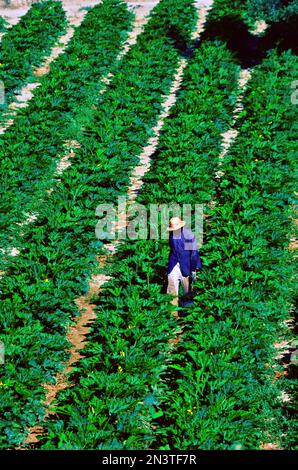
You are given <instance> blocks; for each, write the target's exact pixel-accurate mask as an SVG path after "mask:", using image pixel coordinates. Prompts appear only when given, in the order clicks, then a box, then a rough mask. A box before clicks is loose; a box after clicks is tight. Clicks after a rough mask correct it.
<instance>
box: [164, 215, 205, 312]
mask: <svg viewBox="0 0 298 470" xmlns="http://www.w3.org/2000/svg"><path fill="white" fill-rule="evenodd" d="M184 226H185V221H184V220H181V219H180V218H179V217H173V218H172V219H171V220H170V225H169V227H168V228H167V230H168V232H170V236H169V245H170V249H171V251H170V256H169V264H168V289H167V293H168V294H172V295H174V296H175V297H174V299H173V302H172V303H173V305H178V294H179V284H180V282H181V284H182V287H183V291H184V294H188V292H189V290H190V277H191V278H192V280H193V281H194V280H195V277H196V271H197V270H198V269H201V268H202V262H201V259H200V255H199V251H198V248H197V242H196V239H195V236H194V234H193V232H192V231H191V230H190V229H188V228H186V227H185V228H184Z"/></svg>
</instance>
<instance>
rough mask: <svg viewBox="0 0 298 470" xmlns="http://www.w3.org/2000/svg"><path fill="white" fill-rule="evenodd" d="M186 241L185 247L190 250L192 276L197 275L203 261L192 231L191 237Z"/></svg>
mask: <svg viewBox="0 0 298 470" xmlns="http://www.w3.org/2000/svg"><path fill="white" fill-rule="evenodd" d="M185 242H186V243H185V248H186V249H187V250H189V252H190V270H191V275H192V277H195V273H196V271H197V270H198V269H201V268H202V261H201V258H200V254H199V250H198V247H197V241H196V238H195V236H194V234H193V233H192V232H190V234H189V238H188V239H187V240H186V241H185Z"/></svg>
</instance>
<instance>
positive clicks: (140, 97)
mask: <svg viewBox="0 0 298 470" xmlns="http://www.w3.org/2000/svg"><path fill="white" fill-rule="evenodd" d="M169 12H170V15H169ZM165 13H167V15H166V14H165ZM176 23H177V24H179V25H183V27H184V29H183V37H182V32H181V40H180V41H181V42H180V43H179V47H178V46H177V44H176V39H173V38H172V37H171V34H170V33H172V29H173V28H174V27H175V24H176ZM195 23H196V10H195V8H194V6H193V4H192V2H190V1H186V0H185V1H181V0H179V2H173V1H172V0H171V1H168V0H162V1H161V2H160V3H159V4H158V5H157V7H156V8H155V10H154V12H153V14H152V17H151V20H150V21H149V23H148V24H147V26H146V27H145V30H144V32H143V33H142V35H141V36H140V37H139V38H138V42H137V44H136V45H135V46H133V47H132V48H131V49H130V51H129V53H128V54H127V55H126V56H125V57H124V58H123V59H122V60H121V62H120V64H119V66H118V71H117V73H116V75H115V77H114V78H113V80H112V82H111V84H110V86H109V87H108V89H107V91H106V93H105V94H104V95H103V96H102V99H101V100H99V102H98V103H97V106H96V107H94V108H95V109H93V111H94V113H93V115H92V120H91V122H90V123H89V124H88V125H85V129H84V132H83V133H82V135H81V139H80V143H81V144H82V147H81V149H78V150H77V151H76V155H75V157H73V159H72V166H71V167H70V168H69V169H68V170H67V171H65V172H64V173H63V174H62V175H61V178H60V182H59V184H57V185H56V187H55V191H54V192H53V193H52V194H51V195H49V194H46V195H45V196H44V199H43V200H41V201H40V202H38V201H37V202H38V206H36V207H34V204H32V206H31V208H32V210H35V209H36V208H38V212H39V218H38V220H37V221H36V222H35V223H34V224H30V225H28V226H27V227H26V226H25V227H22V232H23V233H22V235H21V236H19V240H18V245H17V246H18V247H19V248H20V250H21V254H20V256H18V257H17V258H15V259H14V260H13V261H10V262H8V264H7V266H6V275H5V277H4V278H3V279H1V290H2V305H1V309H2V310H3V312H4V313H3V316H2V318H1V321H2V330H1V339H2V340H3V341H4V342H5V345H6V364H5V366H4V369H3V374H2V377H3V378H2V377H1V380H2V383H3V384H4V385H3V386H2V391H3V395H2V396H3V398H2V416H3V419H2V420H1V424H0V426H1V433H0V435H1V447H2V448H5V447H7V446H8V445H18V444H19V443H20V442H21V440H22V439H23V438H24V436H25V435H26V427H27V426H30V425H32V424H34V423H36V421H41V419H42V416H43V413H44V409H43V406H42V402H41V400H42V397H43V396H44V389H43V388H42V386H41V385H42V384H43V383H44V382H50V381H53V380H54V378H53V376H54V374H55V372H57V370H59V368H60V367H61V366H62V361H63V360H65V358H66V354H67V353H66V352H65V348H66V340H65V327H66V325H67V324H68V323H69V321H70V319H71V318H72V317H75V316H76V315H78V310H77V306H76V304H75V299H76V298H77V297H78V296H79V295H81V294H83V293H86V292H87V289H88V279H90V276H91V273H92V271H93V270H94V267H95V265H96V254H97V253H98V252H99V249H100V247H101V246H102V243H101V242H99V241H98V240H96V238H95V224H96V218H95V209H96V206H97V204H99V203H106V202H113V201H115V200H116V198H117V196H118V194H123V193H124V191H125V192H126V190H127V184H128V181H129V171H128V170H129V169H130V167H131V166H132V165H133V164H135V163H136V162H137V161H138V158H137V155H139V154H140V153H141V151H142V148H143V146H144V145H145V144H146V141H147V140H148V138H149V137H150V135H151V134H152V130H151V129H152V127H153V126H154V125H156V122H157V119H158V115H159V113H160V111H161V109H162V102H163V100H164V95H167V94H168V93H169V90H170V87H171V84H172V81H173V77H174V72H175V70H176V68H177V66H178V64H179V58H180V54H181V50H180V48H181V47H182V46H181V44H182V42H183V41H185V42H186V43H187V42H189V41H190V36H191V32H192V30H193V28H194V25H195ZM182 40H183V41H182ZM183 47H188V45H185V46H184V44H183ZM157 50H158V51H159V53H158V54H156V51H157ZM16 235H17V234H16ZM28 377H29V380H28Z"/></svg>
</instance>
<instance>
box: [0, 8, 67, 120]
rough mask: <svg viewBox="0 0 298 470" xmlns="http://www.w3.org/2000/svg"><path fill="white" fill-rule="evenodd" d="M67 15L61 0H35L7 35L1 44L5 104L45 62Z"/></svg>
mask: <svg viewBox="0 0 298 470" xmlns="http://www.w3.org/2000/svg"><path fill="white" fill-rule="evenodd" d="M66 24H67V21H66V16H65V12H64V10H63V8H62V4H61V2H57V1H53V0H48V1H46V2H42V3H38V4H34V5H32V6H31V7H30V9H29V10H28V12H27V13H26V14H25V15H24V16H23V17H22V18H21V19H20V21H19V23H18V24H17V25H16V26H13V27H12V28H10V29H9V30H8V31H7V32H6V34H5V35H4V36H3V38H2V41H1V45H0V80H1V81H2V82H3V84H4V88H5V104H4V106H2V105H1V113H3V111H5V109H6V107H7V106H8V104H9V103H10V102H11V101H12V100H13V96H14V93H15V92H16V91H17V90H18V89H19V88H20V87H21V86H22V85H24V84H25V83H27V82H28V81H29V80H30V79H31V78H32V77H33V67H34V66H38V65H41V63H42V61H43V59H44V58H45V56H46V55H47V54H48V53H49V52H50V50H51V48H52V47H53V46H54V44H55V43H56V41H58V40H59V37H60V36H61V35H62V34H63V33H64V32H65V29H66Z"/></svg>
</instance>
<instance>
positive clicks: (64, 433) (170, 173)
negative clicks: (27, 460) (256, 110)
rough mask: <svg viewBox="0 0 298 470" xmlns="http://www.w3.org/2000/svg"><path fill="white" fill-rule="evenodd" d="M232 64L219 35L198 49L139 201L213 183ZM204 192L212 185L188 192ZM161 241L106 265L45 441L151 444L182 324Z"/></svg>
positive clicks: (180, 197)
mask: <svg viewBox="0 0 298 470" xmlns="http://www.w3.org/2000/svg"><path fill="white" fill-rule="evenodd" d="M237 72H238V67H237V65H235V62H234V60H233V58H232V56H231V54H230V53H229V52H227V51H226V48H225V47H224V46H223V45H222V44H220V43H216V44H204V45H202V46H201V47H200V48H199V49H198V50H197V51H196V53H195V56H194V57H193V58H192V59H191V61H190V63H189V64H188V66H187V68H186V70H185V75H184V80H183V82H182V88H181V90H180V92H179V94H178V100H177V102H176V104H175V105H174V107H173V109H172V110H171V114H170V116H169V118H167V119H166V122H165V124H164V127H163V132H162V134H161V136H160V144H159V147H158V150H157V152H156V154H155V155H154V158H153V161H152V167H151V169H150V171H149V173H148V176H146V178H145V181H146V183H145V189H144V191H142V194H141V197H140V198H139V199H138V201H139V202H142V203H145V202H148V204H149V203H150V202H152V203H159V202H165V203H171V202H179V203H184V202H188V203H189V202H191V201H190V197H191V196H190V193H191V194H194V191H193V189H194V188H195V191H196V192H197V191H198V184H199V183H197V182H196V178H199V177H201V176H202V177H203V180H202V185H203V187H204V186H205V185H206V184H208V185H209V186H208V187H209V191H210V192H211V191H212V188H211V186H210V181H209V180H210V179H211V180H212V176H213V175H214V171H215V170H216V167H217V160H218V156H219V153H220V142H221V133H222V132H224V131H226V130H227V129H228V128H229V127H230V125H231V119H232V118H231V116H232V110H233V107H234V106H235V102H236V95H237V76H238V74H237ZM211 121H213V122H211ZM207 149H211V150H210V151H209V154H208V155H207ZM205 152H206V155H205ZM163 165H164V166H165V167H163ZM200 169H201V171H200ZM188 170H189V173H187V175H188V176H185V179H186V180H187V181H189V179H190V178H191V180H192V181H193V182H194V185H195V187H194V188H191V187H188V188H187V187H183V181H184V177H183V178H182V175H185V172H188ZM175 171H176V173H175ZM197 172H199V174H200V176H197ZM205 173H208V174H209V179H208V177H207V176H206V175H205ZM172 178H174V180H173V185H172V183H171V180H172ZM169 184H170V185H171V186H170V188H169V186H168V185H169ZM175 184H176V185H177V186H176V188H175ZM213 185H214V182H213ZM152 186H154V189H153V190H152V191H151V187H152ZM176 189H177V190H176ZM179 190H180V191H181V192H179ZM185 190H186V191H188V193H187V192H185ZM206 191H207V188H206ZM167 195H171V198H168V197H167ZM145 199H146V201H145ZM205 200H206V201H209V193H204V200H203V201H200V200H199V201H193V202H204V201H205ZM167 251H168V250H167V242H164V243H161V242H160V241H152V240H151V241H148V240H145V241H129V242H125V243H123V244H121V246H120V249H119V251H118V252H117V255H116V256H115V257H114V258H113V259H112V260H111V265H109V266H108V267H106V268H105V269H107V273H108V274H110V275H111V276H113V279H112V280H111V281H109V283H108V284H107V285H106V287H105V288H104V289H102V291H101V293H100V295H99V298H98V300H97V304H98V307H97V320H96V321H95V324H94V326H93V328H92V334H91V335H90V337H89V344H88V346H87V347H86V348H85V350H84V355H85V356H86V358H85V359H83V360H82V361H80V363H79V364H78V365H77V367H76V369H75V371H74V373H73V374H72V375H71V377H70V379H71V380H72V381H73V383H74V384H75V385H74V386H73V387H71V388H70V389H69V390H65V391H63V392H62V393H60V394H59V396H58V399H57V403H58V406H57V408H55V415H54V416H52V417H51V418H50V419H48V420H47V421H46V424H45V427H44V430H45V434H44V437H43V438H42V448H44V449H56V448H59V449H80V448H87V449H93V448H97V449H144V448H152V443H153V442H154V441H155V435H156V433H157V432H158V428H156V427H155V426H154V425H153V424H154V422H155V420H156V419H158V418H159V417H160V420H161V422H162V421H163V420H164V412H163V411H161V410H160V408H159V405H160V401H161V398H162V396H163V394H164V389H165V382H164V379H163V375H164V373H165V369H166V368H167V367H168V366H169V361H171V355H170V352H171V349H172V344H171V342H169V340H173V338H174V336H175V333H176V334H178V330H179V325H177V323H176V320H175V319H174V317H173V316H172V315H171V308H172V307H171V306H170V299H169V297H168V296H167V295H165V294H164V293H163V291H164V289H163V290H161V285H163V284H164V281H165V277H166V263H167V254H168V253H167ZM94 302H96V300H94ZM159 426H160V424H159ZM184 432H185V431H183V433H184Z"/></svg>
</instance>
